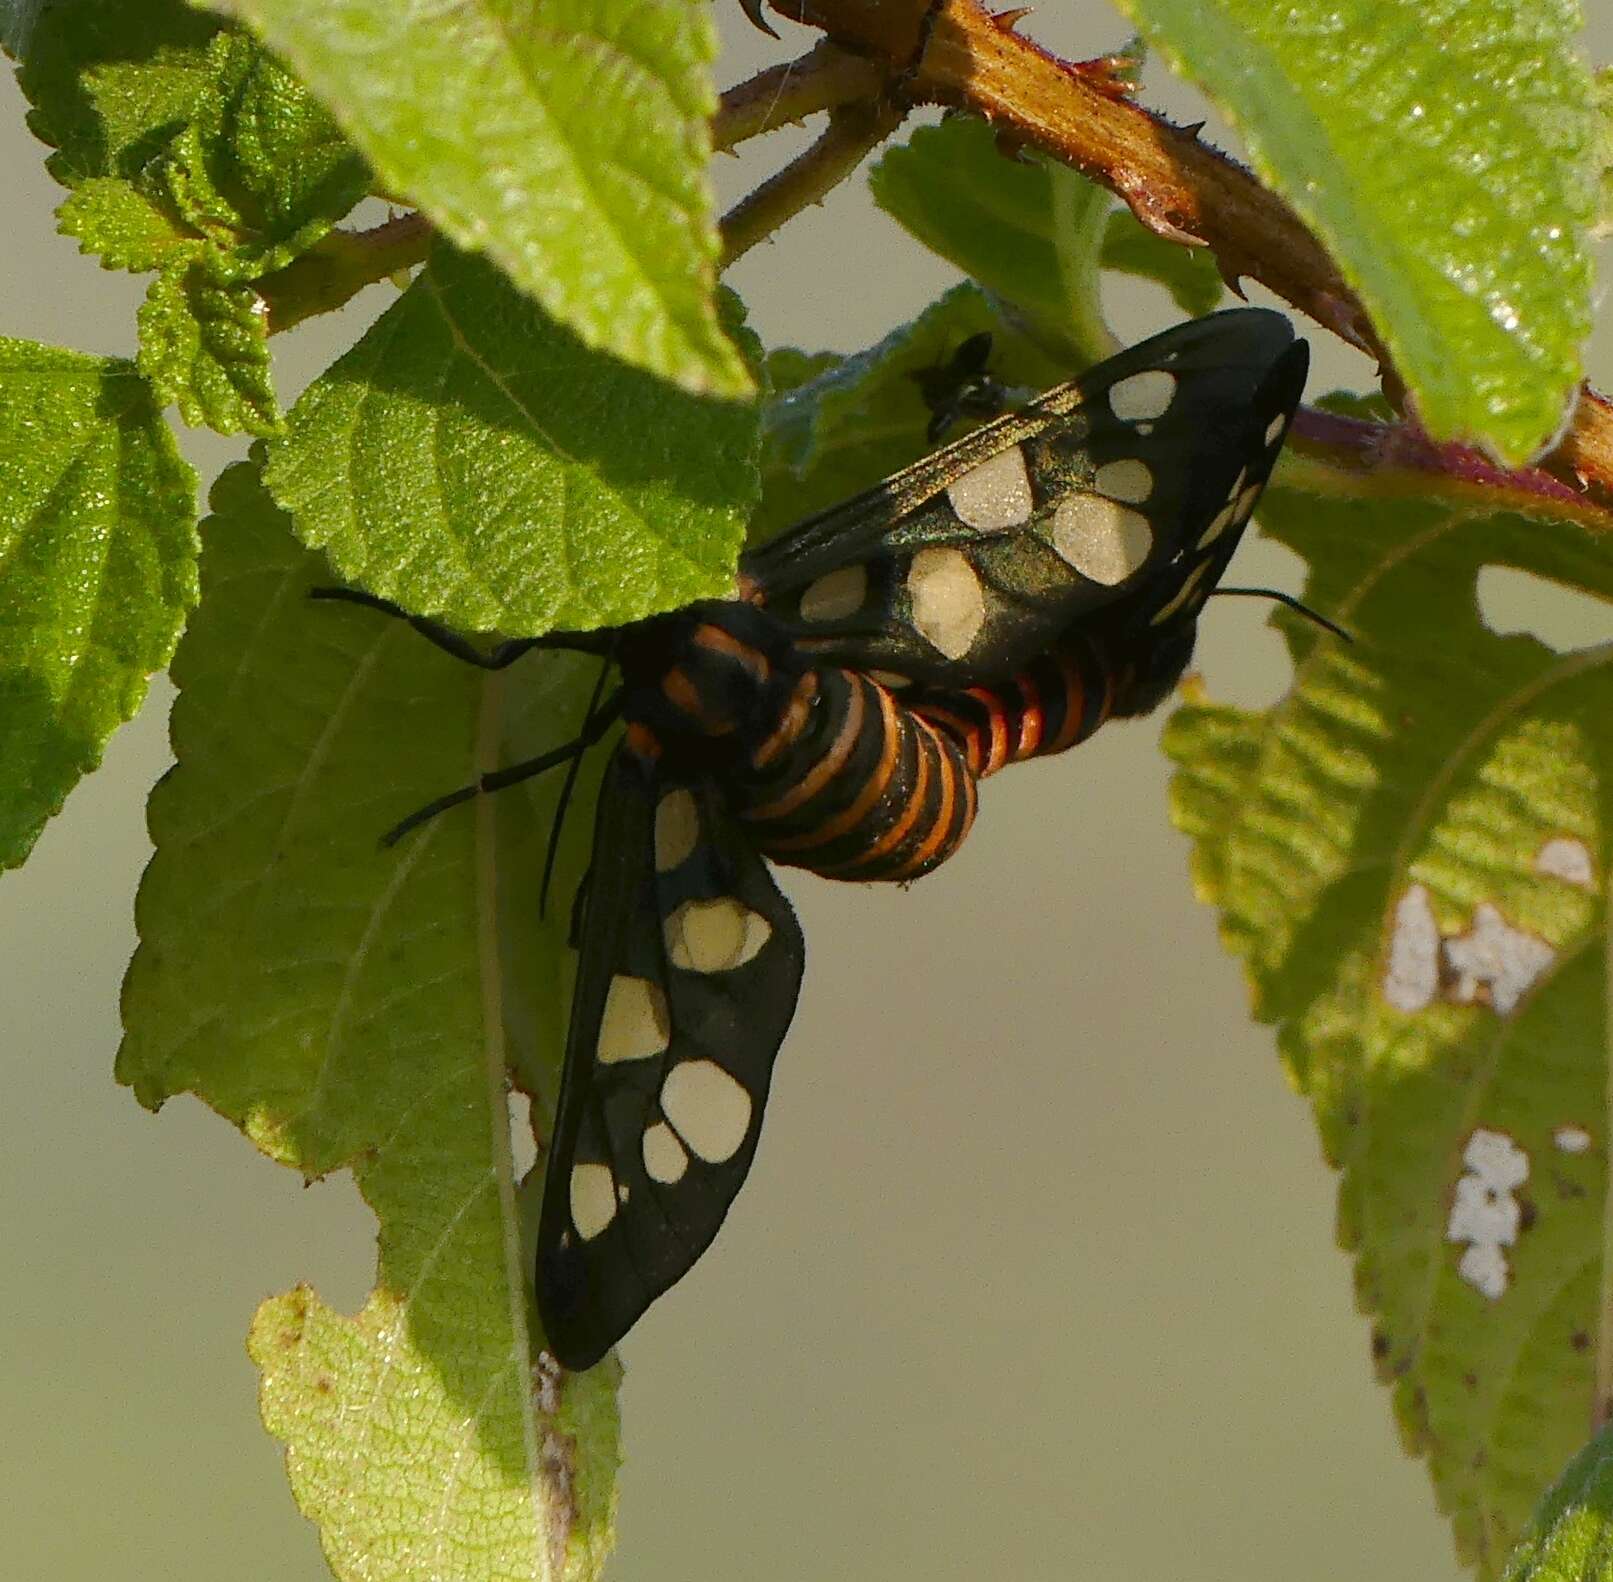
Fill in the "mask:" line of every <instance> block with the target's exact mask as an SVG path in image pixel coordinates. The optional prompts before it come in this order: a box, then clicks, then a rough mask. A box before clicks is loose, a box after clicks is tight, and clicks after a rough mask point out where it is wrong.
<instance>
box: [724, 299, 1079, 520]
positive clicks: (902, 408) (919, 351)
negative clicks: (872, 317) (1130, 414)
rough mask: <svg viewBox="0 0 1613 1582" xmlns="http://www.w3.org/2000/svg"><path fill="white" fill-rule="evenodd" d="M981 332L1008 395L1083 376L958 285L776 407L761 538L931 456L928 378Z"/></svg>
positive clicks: (768, 437)
mask: <svg viewBox="0 0 1613 1582" xmlns="http://www.w3.org/2000/svg"><path fill="white" fill-rule="evenodd" d="M981 331H989V332H990V334H991V336H992V356H991V373H992V375H993V376H994V377H995V378H996V379H997V380H998V381H999V382H1000V383H1002V384H1004V385H1006V386H1024V387H1028V388H1029V389H1030V390H1032V391H1035V390H1041V389H1044V388H1045V387H1046V386H1048V385H1051V384H1055V383H1057V382H1058V381H1059V380H1060V379H1066V378H1069V377H1070V375H1071V373H1072V372H1074V371H1075V370H1074V368H1072V367H1071V366H1070V365H1068V364H1062V363H1059V362H1056V361H1054V360H1053V359H1052V358H1050V357H1049V356H1048V355H1047V354H1046V353H1045V352H1044V351H1043V350H1042V349H1041V348H1040V346H1039V345H1036V344H1033V343H1032V342H1031V341H1030V340H1029V339H1027V338H1026V337H1025V335H1023V334H1022V333H1021V332H1020V331H1019V330H1018V329H1017V328H1015V327H1014V326H1013V325H1012V324H1010V323H1009V322H1008V321H1007V320H1006V319H1005V318H1004V317H1003V315H1002V314H1000V313H999V312H998V311H997V310H996V309H995V308H994V307H993V306H992V305H991V303H990V301H989V300H988V299H987V297H986V295H985V293H984V292H982V291H981V290H980V289H979V288H978V287H977V286H973V285H969V284H964V285H959V286H954V287H953V288H952V290H950V291H948V292H947V293H946V294H945V295H943V296H940V297H938V298H936V300H935V301H934V302H932V303H931V304H930V305H929V307H927V308H926V309H925V310H924V311H923V312H922V313H921V314H920V315H919V316H918V317H917V318H916V319H914V320H913V322H912V323H911V324H904V325H902V326H901V328H899V329H896V330H893V331H892V332H891V333H890V334H889V335H887V336H886V337H885V339H884V340H882V341H880V342H879V344H878V345H877V346H872V347H870V348H869V349H868V350H867V351H865V352H859V353H858V354H857V355H856V356H854V357H843V358H836V359H834V361H833V362H831V363H829V364H828V365H827V366H826V367H825V369H824V371H823V372H821V373H819V374H817V375H816V376H814V377H810V378H807V379H805V380H804V381H803V382H801V383H798V384H794V385H792V386H791V387H789V388H787V389H785V390H784V391H783V392H782V393H781V394H780V395H778V396H776V397H775V398H774V399H773V400H772V401H770V402H769V403H768V409H767V422H766V431H765V439H764V449H763V461H762V480H763V482H762V503H761V505H760V506H759V507H758V509H757V512H756V516H755V518H754V521H753V524H752V532H753V534H754V535H755V536H756V537H758V538H765V537H767V535H768V534H770V533H773V532H776V531H777V530H778V529H779V528H781V527H783V526H785V525H786V524H787V523H790V522H793V521H795V520H796V519H797V518H799V517H803V516H807V515H810V514H811V513H812V512H813V511H818V510H821V509H823V508H824V507H825V506H829V505H833V504H834V503H835V501H837V500H842V499H845V498H846V497H847V496H848V495H851V494H855V493H856V492H857V490H859V489H864V488H867V487H868V486H869V485H870V484H873V483H877V482H878V481H879V480H880V479H881V478H883V477H886V476H888V475H889V474H890V473H893V472H895V471H896V470H897V468H899V467H904V466H906V465H907V463H908V462H910V461H914V460H916V459H917V458H918V457H919V456H922V455H923V454H924V452H925V451H926V450H928V449H930V448H931V442H930V441H929V440H928V439H927V437H926V430H927V429H928V428H929V425H930V418H931V416H932V413H931V411H930V408H929V407H928V406H926V405H925V402H924V397H923V393H922V388H921V384H920V376H921V375H923V374H925V373H928V372H932V371H935V370H938V369H942V368H944V367H945V366H946V364H947V363H948V361H949V360H950V359H951V357H952V355H953V353H954V352H956V351H957V349H958V347H959V346H960V345H961V344H962V343H963V342H964V341H966V340H968V339H969V337H970V336H972V335H976V334H979V333H980V332H981ZM775 355H777V354H775ZM796 359H801V360H800V361H796ZM781 366H782V367H783V369H784V371H785V374H786V377H788V375H789V374H790V373H792V372H794V371H796V370H799V371H801V372H805V371H806V369H807V366H808V364H807V361H806V359H805V358H804V356H803V354H802V353H800V352H793V351H792V352H791V353H790V356H789V358H787V359H786V360H785V361H784V363H783V364H782V365H781Z"/></svg>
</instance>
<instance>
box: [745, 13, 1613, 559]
mask: <svg viewBox="0 0 1613 1582" xmlns="http://www.w3.org/2000/svg"><path fill="white" fill-rule="evenodd" d="M769 4H770V5H771V6H772V9H773V10H775V11H776V12H778V13H779V15H781V16H784V17H787V18H789V19H790V20H791V21H798V22H805V23H809V24H812V25H814V26H817V27H819V28H822V29H823V30H824V32H825V34H826V35H827V36H828V38H829V39H830V40H831V41H832V42H834V43H836V44H839V45H840V46H842V47H843V48H844V49H846V50H848V51H853V52H861V53H863V54H865V55H867V56H870V57H872V58H875V59H882V60H883V61H885V62H886V63H887V66H888V69H889V71H890V74H891V87H890V89H889V90H888V91H890V92H891V93H892V95H893V96H894V97H895V98H897V99H898V100H899V102H903V103H906V104H940V105H946V106H949V107H955V108H958V109H964V110H969V111H972V112H973V113H974V114H976V115H980V116H983V117H985V118H986V119H987V120H988V121H990V122H992V123H993V125H995V126H996V127H997V128H998V129H999V130H1000V131H1001V132H1003V133H1004V134H1006V135H1007V137H1008V138H1009V139H1010V140H1011V141H1014V142H1018V143H1022V144H1025V145H1029V146H1033V147H1036V148H1039V149H1042V150H1044V151H1045V152H1047V153H1049V154H1052V155H1053V156H1054V157H1056V158H1058V159H1061V160H1063V161H1064V162H1065V163H1066V164H1069V165H1071V166H1073V167H1074V168H1075V169H1077V170H1079V171H1080V172H1081V173H1082V174H1083V175H1085V176H1087V177H1089V178H1090V179H1091V180H1093V181H1095V182H1097V183H1098V184H1099V185H1100V186H1103V187H1107V188H1108V189H1109V190H1110V191H1111V192H1113V193H1115V194H1116V196H1118V197H1119V198H1121V199H1122V200H1123V201H1124V202H1125V203H1126V204H1127V205H1128V206H1129V207H1130V209H1131V211H1132V213H1134V214H1135V215H1136V216H1137V218H1138V219H1139V220H1141V221H1142V223H1143V224H1144V225H1146V226H1147V227H1148V228H1149V229H1150V230H1152V231H1154V232H1156V233H1157V234H1159V235H1160V236H1163V237H1165V238H1167V239H1169V240H1172V241H1175V242H1179V243H1181V244H1183V245H1185V246H1200V247H1208V248H1209V249H1210V250H1211V251H1212V252H1213V253H1214V254H1215V257H1216V261H1217V263H1218V264H1219V265H1220V269H1221V273H1222V275H1223V276H1224V277H1225V278H1226V279H1227V281H1228V282H1229V283H1235V282H1236V281H1237V280H1238V279H1239V277H1241V276H1247V277H1249V278H1251V279H1254V280H1258V281H1260V282H1261V283H1262V284H1263V285H1265V286H1268V287H1269V288H1270V289H1271V290H1272V291H1274V292H1275V293H1276V294H1277V295H1278V296H1280V297H1282V298H1283V299H1284V300H1285V301H1287V302H1289V303H1291V304H1292V305H1293V306H1294V307H1296V308H1298V309H1299V310H1300V311H1301V312H1303V313H1306V314H1308V315H1309V316H1310V317H1311V318H1312V319H1314V320H1315V321H1316V322H1317V323H1318V324H1320V325H1322V326H1323V327H1325V328H1327V329H1329V330H1332V331H1333V332H1334V333H1335V334H1336V335H1338V336H1339V337H1340V338H1341V339H1343V340H1345V341H1347V342H1349V343H1350V344H1352V345H1354V346H1359V347H1361V348H1362V349H1364V350H1365V351H1367V352H1369V353H1370V354H1372V355H1373V356H1375V357H1377V358H1378V360H1379V362H1380V363H1381V364H1383V365H1384V368H1385V383H1386V386H1387V387H1388V388H1389V389H1390V390H1391V391H1393V390H1394V389H1395V388H1396V381H1395V378H1394V374H1393V370H1392V369H1391V368H1389V367H1388V362H1389V359H1388V356H1387V353H1386V352H1385V350H1384V347H1383V344H1382V342H1381V341H1380V339H1379V338H1378V334H1377V332H1376V330H1375V329H1374V327H1373V325H1372V323H1371V321H1370V320H1369V319H1368V317H1367V313H1366V310H1365V308H1364V307H1363V306H1362V304H1361V303H1360V301H1359V300H1358V299H1357V297H1356V295H1355V293H1354V291H1353V290H1351V288H1350V286H1349V285H1348V284H1347V283H1346V281H1345V280H1344V277H1343V275H1342V274H1341V273H1340V271H1339V269H1338V266H1337V265H1336V264H1335V263H1334V262H1333V260H1332V258H1331V257H1330V256H1329V255H1328V253H1327V251H1326V249H1325V248H1324V247H1323V246H1322V244H1321V243H1320V242H1319V241H1318V240H1317V239H1316V237H1315V236H1313V235H1312V234H1311V232H1310V231H1309V229H1308V228H1307V227H1306V226H1305V224H1304V222H1303V221H1302V220H1300V218H1299V217H1298V216H1297V215H1296V214H1295V213H1294V212H1293V210H1292V209H1290V208H1289V207H1288V205H1287V204H1286V203H1284V202H1283V200H1282V199H1281V198H1279V197H1278V196H1277V195H1276V194H1275V193H1273V192H1270V191H1268V190H1267V189H1266V188H1265V187H1263V186H1261V184H1260V183H1259V182H1258V181H1257V180H1256V179H1255V177H1254V176H1253V175H1252V174H1251V173H1250V172H1249V171H1248V170H1246V169H1244V167H1243V166H1241V165H1239V164H1238V163H1236V162H1235V161H1234V160H1232V159H1229V158H1228V157H1227V156H1226V155H1225V154H1222V153H1220V152H1219V151H1218V150H1216V149H1214V148H1211V147H1209V146H1208V145H1206V144H1204V143H1201V142H1199V141H1198V138H1197V134H1196V130H1194V129H1187V128H1182V127H1176V126H1173V125H1171V124H1170V123H1169V122H1167V121H1165V120H1163V119H1162V118H1161V117H1159V116H1156V115H1154V114H1152V113H1151V112H1149V111H1148V110H1145V109H1144V108H1143V107H1142V106H1141V105H1138V104H1136V103H1135V102H1133V101H1132V100H1130V99H1129V98H1127V97H1125V96H1124V95H1121V94H1117V93H1116V92H1115V91H1114V84H1113V81H1112V80H1107V81H1106V80H1105V77H1104V74H1103V73H1101V72H1094V71H1093V70H1092V69H1091V66H1084V65H1082V64H1080V63H1071V62H1068V61H1063V60H1059V59H1058V58H1057V57H1055V56H1053V55H1051V54H1049V53H1048V52H1047V51H1046V50H1043V49H1042V48H1040V47H1039V46H1038V45H1036V44H1034V43H1032V42H1031V41H1030V40H1029V39H1024V38H1021V37H1020V36H1019V35H1018V34H1017V33H1016V32H1015V31H1014V26H1015V24H1016V23H1017V22H1018V20H1019V16H1020V15H1021V13H1018V12H1005V13H1003V14H1002V15H1001V16H993V15H992V14H991V13H990V12H988V11H987V10H986V9H985V8H984V7H983V6H982V5H981V4H980V3H979V0H769ZM1496 471H1497V472H1498V473H1499V472H1500V471H1501V470H1500V469H1496ZM1523 472H1532V473H1537V474H1544V475H1548V476H1550V477H1551V478H1554V479H1556V480H1557V481H1558V482H1559V483H1560V484H1562V485H1564V486H1565V487H1566V488H1567V489H1568V490H1570V491H1571V492H1572V493H1573V495H1574V496H1576V497H1577V501H1578V506H1577V508H1576V510H1575V511H1573V512H1572V513H1570V514H1574V515H1576V516H1578V517H1579V518H1580V519H1581V520H1584V521H1588V522H1593V523H1595V525H1597V526H1598V527H1601V528H1603V529H1608V528H1613V404H1610V403H1609V402H1608V401H1607V400H1605V399H1604V398H1603V397H1601V396H1600V395H1598V394H1596V393H1595V392H1594V391H1592V390H1590V389H1589V388H1588V387H1587V388H1585V389H1584V390H1583V392H1582V397H1581V400H1580V402H1579V404H1578V407H1577V409H1576V411H1575V413H1574V416H1573V420H1572V422H1571V423H1570V424H1569V426H1568V428H1567V430H1566V431H1565V433H1564V435H1563V436H1562V438H1561V440H1560V441H1559V442H1558V444H1557V445H1556V446H1555V447H1554V448H1553V450H1552V451H1551V452H1550V453H1549V454H1548V455H1546V456H1544V457H1543V458H1541V460H1540V462H1539V463H1538V464H1537V466H1536V467H1535V468H1533V469H1523V470H1522V471H1521V472H1520V473H1518V474H1515V475H1511V476H1522V474H1523Z"/></svg>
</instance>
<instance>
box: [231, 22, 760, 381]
mask: <svg viewBox="0 0 1613 1582" xmlns="http://www.w3.org/2000/svg"><path fill="white" fill-rule="evenodd" d="M224 8H225V9H227V10H229V11H230V12H232V13H233V14H235V15H237V16H240V17H242V18H243V19H244V20H246V21H248V22H250V23H251V25H252V26H253V27H254V28H255V29H256V30H257V31H258V32H259V33H260V34H262V35H263V37H264V38H266V39H267V40H268V41H269V43H270V44H271V45H272V46H273V47H274V48H275V49H277V50H279V51H280V52H281V53H282V54H283V55H285V57H286V58H287V59H288V60H290V61H291V62H293V63H294V64H295V65H296V67H297V69H298V70H299V72H300V73H301V74H302V77H303V79H304V81H306V82H307V83H308V84H309V85H310V86H311V87H312V88H313V89H314V90H315V92H317V93H318V94H319V95H320V96H321V97H322V98H323V99H324V101H325V102H326V103H327V104H328V105H330V106H331V108H332V110H333V111H334V112H335V113H336V115H337V117H338V118H339V119H340V121H341V122H342V125H343V126H344V128H345V129H346V131H347V133H348V135H349V136H350V137H352V139H353V141H354V142H355V143H356V144H357V145H358V146H359V147H360V148H361V149H363V151H364V152H365V154H366V155H367V156H368V157H369V159H370V161H371V162H372V163H373V164H374V166H375V168H376V170H377V171H378V172H379V173H380V176H381V180H382V182H383V183H384V185H385V186H386V187H387V188H388V189H389V190H390V191H393V192H397V193H401V194H405V195H407V196H408V197H409V198H410V199H411V200H412V201H414V202H417V203H419V204H420V206H421V207H422V208H423V209H424V210H425V211H426V212H427V213H428V214H429V215H430V216H431V218H432V220H433V221H434V222H435V223H436V225H437V226H438V227H439V228H440V229H441V230H442V231H443V232H444V233H445V234H446V235H447V236H449V237H451V238H452V239H453V240H454V241H455V242H457V243H458V244H459V245H460V246H461V247H465V248H471V249H475V250H477V251H481V252H485V253H486V254H487V255H488V257H490V258H492V259H493V260H494V261H495V262H496V263H497V264H498V265H499V266H500V268H502V269H503V270H504V271H505V272H506V273H507V274H508V275H509V276H510V278H511V279H512V280H514V281H515V283H516V284H517V285H518V286H519V287H520V288H521V289H522V290H523V291H526V292H529V293H530V294H531V295H532V296H533V297H534V298H535V299H536V300H537V301H538V302H539V303H541V304H542V305H543V307H544V308H545V309H547V310H548V312H549V313H550V314H551V315H552V316H553V317H554V318H555V319H556V320H557V321H558V322H559V323H561V324H564V325H565V326H566V327H567V328H568V329H569V330H571V331H572V332H573V333H574V334H575V335H576V336H577V337H578V338H579V339H580V340H581V341H582V343H583V344H584V345H585V346H589V347H597V348H600V349H603V350H605V351H608V352H610V353H611V354H613V355H614V356H617V357H620V358H622V359H623V360H625V361H627V362H630V363H633V364H634V365H636V366H637V367H640V368H644V369H648V370H649V371H650V372H651V373H655V374H659V375H660V376H661V377H662V378H664V379H670V380H672V381H674V382H675V383H677V384H679V385H681V386H683V387H684V388H685V389H686V390H689V391H692V392H694V393H697V394H704V395H719V396H727V397H731V398H732V397H742V396H748V395H749V394H751V392H752V389H753V386H752V383H751V380H750V377H749V375H748V372H747V370H746V367H745V364H744V361H743V359H742V358H741V357H740V355H739V353H738V352H737V351H736V350H735V348H734V347H733V345H732V344H731V343H730V342H729V340H728V339H727V337H726V336H724V334H723V333H722V329H721V326H720V324H719V322H718V315H717V310H716V306H715V302H714V297H713V290H714V280H715V264H716V258H717V235H716V228H715V225H714V223H713V219H712V212H711V194H710V191H709V189H708V187H707V183H706V161H707V158H708V155H709V151H710V141H709V133H708V131H707V121H708V118H709V117H710V115H711V113H712V111H713V110H714V109H715V108H716V94H715V91H714V90H713V88H712V86H711V81H710V75H709V67H710V64H711V61H712V59H713V58H714V56H715V53H716V37H715V33H714V30H713V28H712V24H711V19H710V16H709V13H708V10H707V8H706V7H705V6H704V5H703V4H700V3H698V0H648V3H646V0H548V3H547V4H545V5H544V6H542V7H541V8H533V7H532V6H531V5H530V4H527V3H524V0H468V3H465V4H461V5H456V6H453V7H450V8H447V9H444V8H443V7H440V6H431V7H420V6H399V5H396V4H394V3H393V0H327V3H325V4H323V5H317V6H309V5H304V4H302V3H301V0H227V3H226V5H225V7H224Z"/></svg>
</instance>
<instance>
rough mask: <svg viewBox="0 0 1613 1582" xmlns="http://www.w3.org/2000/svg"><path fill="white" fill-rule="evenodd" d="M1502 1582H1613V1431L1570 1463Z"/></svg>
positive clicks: (1531, 1522) (1531, 1523)
mask: <svg viewBox="0 0 1613 1582" xmlns="http://www.w3.org/2000/svg"><path fill="white" fill-rule="evenodd" d="M1503 1577H1504V1582H1613V1430H1609V1429H1605V1428H1604V1429H1603V1430H1602V1432H1601V1433H1599V1434H1598V1435H1597V1436H1596V1438H1595V1439H1593V1440H1592V1441H1591V1442H1590V1444H1588V1445H1587V1446H1586V1447H1585V1448H1584V1449H1583V1450H1582V1451H1580V1453H1579V1454H1578V1455H1577V1456H1575V1457H1574V1459H1573V1460H1572V1461H1571V1462H1569V1464H1568V1465H1567V1466H1566V1467H1565V1468H1564V1469H1563V1475H1562V1476H1561V1477H1560V1478H1559V1479H1558V1480H1557V1482H1556V1483H1555V1484H1553V1486H1552V1489H1551V1492H1550V1493H1549V1494H1547V1495H1546V1497H1545V1498H1544V1499H1543V1500H1542V1501H1541V1502H1540V1504H1539V1506H1538V1507H1536V1510H1535V1513H1534V1515H1533V1516H1532V1517H1530V1519H1529V1526H1528V1529H1527V1530H1526V1531H1525V1533H1524V1535H1523V1537H1522V1538H1521V1539H1520V1540H1519V1542H1518V1547H1517V1548H1516V1549H1514V1550H1513V1551H1512V1554H1511V1557H1510V1558H1509V1559H1508V1560H1507V1568H1506V1571H1505V1572H1504V1573H1503Z"/></svg>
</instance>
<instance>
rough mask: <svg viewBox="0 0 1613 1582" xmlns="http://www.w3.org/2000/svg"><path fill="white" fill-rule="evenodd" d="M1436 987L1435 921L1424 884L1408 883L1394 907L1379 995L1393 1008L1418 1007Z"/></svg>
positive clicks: (1437, 953)
mask: <svg viewBox="0 0 1613 1582" xmlns="http://www.w3.org/2000/svg"><path fill="white" fill-rule="evenodd" d="M1438 988H1439V924H1438V923H1436V922H1435V921H1434V909H1433V907H1432V906H1431V905H1429V901H1428V890H1427V887H1426V886H1424V885H1420V884H1414V885H1412V886H1411V887H1410V888H1409V889H1408V890H1407V891H1406V893H1405V894H1404V895H1403V896H1401V898H1400V902H1399V904H1398V905H1397V906H1396V907H1395V923H1394V929H1393V931H1392V932H1391V933H1390V935H1389V964H1388V966H1387V967H1386V968H1385V970H1384V974H1383V997H1384V999H1386V1000H1387V1001H1388V1002H1389V1003H1390V1004H1391V1005H1392V1006H1394V1008H1395V1009H1396V1010H1397V1011H1406V1012H1412V1011H1421V1010H1423V1009H1424V1008H1425V1007H1426V1006H1427V1005H1428V1004H1429V1002H1430V1001H1432V999H1433V998H1434V994H1435V992H1436V991H1437V990H1438Z"/></svg>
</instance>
